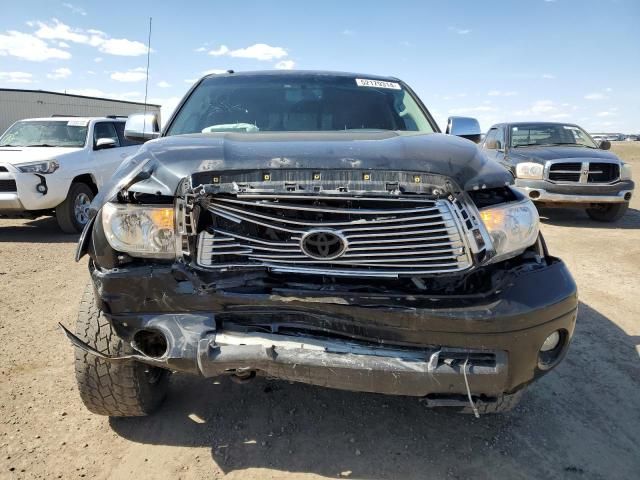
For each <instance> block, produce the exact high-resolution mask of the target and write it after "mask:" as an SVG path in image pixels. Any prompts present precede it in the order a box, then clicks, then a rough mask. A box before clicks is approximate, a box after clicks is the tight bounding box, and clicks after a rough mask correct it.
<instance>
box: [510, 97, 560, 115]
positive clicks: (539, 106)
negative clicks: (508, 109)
mask: <svg viewBox="0 0 640 480" xmlns="http://www.w3.org/2000/svg"><path fill="white" fill-rule="evenodd" d="M559 113H563V112H560V111H559V110H558V107H557V106H556V104H555V103H553V102H552V101H551V100H537V101H536V102H534V103H533V104H532V105H531V106H530V107H529V108H528V109H526V110H518V111H516V112H514V115H515V116H518V117H539V116H541V115H544V116H550V115H552V114H554V115H555V114H559Z"/></svg>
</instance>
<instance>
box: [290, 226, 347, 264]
mask: <svg viewBox="0 0 640 480" xmlns="http://www.w3.org/2000/svg"><path fill="white" fill-rule="evenodd" d="M300 248H301V249H302V251H303V252H304V254H305V255H307V256H308V257H311V258H315V259H316V260H333V259H334V258H338V257H339V256H340V255H342V254H343V253H344V251H345V250H346V249H347V239H346V238H344V236H343V235H342V234H341V233H340V232H337V231H335V230H324V229H316V230H310V231H308V232H307V233H305V234H304V235H303V236H302V239H301V240H300Z"/></svg>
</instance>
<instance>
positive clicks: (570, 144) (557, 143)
mask: <svg viewBox="0 0 640 480" xmlns="http://www.w3.org/2000/svg"><path fill="white" fill-rule="evenodd" d="M539 145H540V146H541V147H555V146H558V145H568V146H571V147H586V148H594V147H590V146H588V145H581V144H579V143H575V142H555V143H543V144H539Z"/></svg>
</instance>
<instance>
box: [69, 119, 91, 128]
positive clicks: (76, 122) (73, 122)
mask: <svg viewBox="0 0 640 480" xmlns="http://www.w3.org/2000/svg"><path fill="white" fill-rule="evenodd" d="M88 123H89V121H88V120H69V121H68V122H67V127H86V126H87V124H88Z"/></svg>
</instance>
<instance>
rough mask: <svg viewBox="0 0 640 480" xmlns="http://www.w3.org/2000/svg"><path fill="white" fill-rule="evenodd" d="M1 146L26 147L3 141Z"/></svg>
mask: <svg viewBox="0 0 640 480" xmlns="http://www.w3.org/2000/svg"><path fill="white" fill-rule="evenodd" d="M0 147H24V145H14V144H13V143H3V144H2V145H0Z"/></svg>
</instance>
